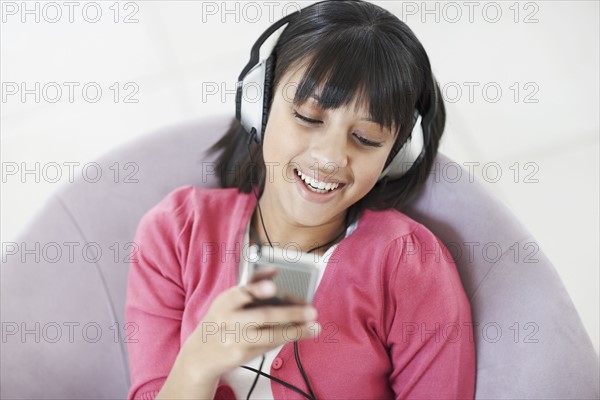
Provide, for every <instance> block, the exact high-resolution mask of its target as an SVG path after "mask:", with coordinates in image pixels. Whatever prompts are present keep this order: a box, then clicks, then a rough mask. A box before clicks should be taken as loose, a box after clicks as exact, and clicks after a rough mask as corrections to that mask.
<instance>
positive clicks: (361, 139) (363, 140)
mask: <svg viewBox="0 0 600 400" xmlns="http://www.w3.org/2000/svg"><path fill="white" fill-rule="evenodd" d="M293 114H294V117H296V118H298V119H299V120H301V121H303V122H306V123H308V124H322V123H323V121H319V120H316V119H312V118H308V117H305V116H304V115H302V114H300V113H298V112H297V111H294V112H293ZM353 135H354V137H355V138H356V140H358V141H359V142H360V143H361V144H362V145H364V146H369V147H381V146H383V143H380V142H373V141H371V140H369V139H367V138H365V137H363V136H361V135H359V134H357V133H353Z"/></svg>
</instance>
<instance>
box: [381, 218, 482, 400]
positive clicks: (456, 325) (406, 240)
mask: <svg viewBox="0 0 600 400" xmlns="http://www.w3.org/2000/svg"><path fill="white" fill-rule="evenodd" d="M386 258H387V259H386V260H385V261H386V262H387V265H389V266H391V268H393V270H391V271H389V273H390V276H391V277H392V279H390V282H389V284H388V283H386V282H383V285H384V287H385V286H386V285H388V287H387V290H386V291H385V293H386V296H388V299H387V303H388V304H390V305H392V306H391V307H388V308H387V309H386V310H385V311H384V313H385V315H384V318H383V321H384V324H385V326H384V329H385V330H386V331H387V332H388V336H387V338H388V339H387V340H388V343H387V345H388V349H389V352H390V359H391V360H392V371H391V374H390V385H391V387H392V388H393V390H394V393H395V396H396V398H397V399H405V398H418V399H426V398H427V399H429V398H436V399H473V397H474V392H475V345H474V340H473V329H472V320H471V308H470V304H469V301H468V299H467V296H466V294H465V292H464V289H463V287H462V283H461V281H460V277H459V275H458V271H457V269H456V265H455V264H454V261H453V259H452V257H451V255H450V253H449V252H448V250H447V249H446V247H445V246H444V245H443V243H442V242H441V241H440V240H439V239H437V238H436V237H435V236H434V235H433V234H432V233H431V232H429V231H428V230H427V229H426V228H424V227H423V226H421V225H420V226H418V227H417V228H416V229H415V231H414V232H412V233H411V234H409V235H407V236H404V237H402V238H400V239H398V240H396V241H395V242H393V243H392V244H391V245H390V246H388V251H387V254H386Z"/></svg>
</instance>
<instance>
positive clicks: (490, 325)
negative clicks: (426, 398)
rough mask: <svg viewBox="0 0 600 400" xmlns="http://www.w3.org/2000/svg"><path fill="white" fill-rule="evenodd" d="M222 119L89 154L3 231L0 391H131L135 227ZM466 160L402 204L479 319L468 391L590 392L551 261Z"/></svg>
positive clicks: (581, 332)
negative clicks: (74, 175)
mask: <svg viewBox="0 0 600 400" xmlns="http://www.w3.org/2000/svg"><path fill="white" fill-rule="evenodd" d="M230 119H231V117H230V116H218V117H213V118H208V119H203V120H198V121H193V122H190V123H187V124H183V125H180V126H177V127H171V128H167V129H164V130H161V131H159V132H156V133H154V134H152V135H148V136H146V137H143V138H141V139H139V140H137V141H135V142H133V143H131V144H129V145H128V146H124V147H123V148H120V149H117V150H115V151H114V152H112V153H110V154H108V155H106V156H105V157H103V158H102V159H101V160H99V161H98V164H99V165H100V167H101V170H102V172H103V175H102V178H101V179H100V180H99V181H98V182H95V183H92V182H86V181H84V180H78V181H75V182H74V183H66V184H64V185H63V186H62V187H61V188H60V189H59V190H58V191H57V193H56V194H55V195H54V196H53V197H52V199H51V200H50V201H49V202H48V203H47V204H46V205H45V206H44V207H43V209H42V210H40V212H39V213H38V215H37V216H36V217H35V219H34V220H33V221H32V222H31V223H30V224H29V226H28V227H26V229H24V231H23V233H22V235H21V237H20V238H19V239H18V240H16V241H15V243H4V244H3V247H4V253H3V260H2V268H1V270H0V271H1V312H2V313H1V318H2V343H1V346H2V351H1V385H0V387H1V389H0V397H2V398H7V399H8V398H10V399H38V398H39V399H42V398H43V399H59V398H61V399H63V398H64V399H67V398H68V399H92V398H93V399H117V398H125V397H126V396H127V389H128V386H129V373H128V367H127V362H128V360H127V349H126V345H125V344H126V343H125V341H126V340H135V330H134V327H126V326H124V301H125V292H126V283H127V272H128V268H129V264H128V260H127V259H128V257H129V253H130V252H131V251H135V244H132V243H131V242H132V241H133V237H134V232H135V229H136V227H137V224H138V222H139V220H140V218H141V216H142V215H143V214H144V213H145V212H146V211H147V210H148V209H149V208H150V207H152V206H153V205H154V204H156V203H158V202H159V201H160V200H161V199H162V198H163V197H164V196H165V195H166V194H167V193H169V192H170V191H171V190H173V189H175V188H177V187H180V186H183V185H188V184H192V185H198V186H203V187H215V186H216V185H217V183H216V179H215V175H214V172H213V171H214V170H213V165H212V163H211V161H212V159H211V158H207V157H206V155H205V154H204V151H205V150H206V149H207V148H208V147H209V146H210V145H211V144H213V143H214V142H215V141H216V140H217V139H218V138H219V137H220V136H221V135H222V134H223V133H224V132H225V130H226V129H227V127H228V126H229V123H230ZM115 162H118V163H119V164H118V166H117V168H115ZM436 162H437V163H439V166H440V171H441V170H443V166H444V165H446V164H447V163H449V162H452V161H451V160H449V159H448V158H447V157H445V156H443V155H441V154H440V155H439V156H438V158H437V160H436ZM111 167H112V169H111ZM115 169H118V170H120V174H119V176H116V174H115ZM463 172H464V173H463V174H462V178H461V179H460V180H458V181H454V180H452V181H451V180H449V179H444V177H443V176H441V174H437V175H436V174H431V175H430V177H429V180H428V182H427V184H426V186H425V188H424V190H422V191H421V193H420V194H419V196H418V197H417V199H415V201H414V202H413V203H411V205H410V207H409V208H408V209H407V211H406V213H407V214H408V215H409V216H411V217H412V218H414V219H416V220H417V221H419V222H422V223H423V224H425V225H426V226H427V227H428V228H429V229H430V230H431V231H433V232H434V233H435V234H436V235H437V236H438V237H439V238H440V239H442V241H444V243H445V244H446V246H447V247H448V248H449V249H450V250H451V252H452V253H453V255H454V257H455V261H456V264H457V267H458V269H459V273H460V276H461V279H462V282H463V286H464V288H465V291H466V294H467V296H468V297H469V299H470V301H471V306H472V311H473V321H474V322H475V323H476V324H477V325H476V326H475V328H474V330H475V334H474V340H475V344H476V350H477V384H476V398H480V399H489V398H494V399H499V398H505V399H514V398H532V399H533V398H536V399H540V398H565V399H567V398H569V399H571V398H590V399H593V398H598V397H599V392H600V390H599V383H598V376H599V369H598V356H597V355H596V353H595V352H594V349H593V346H592V343H591V341H590V339H589V337H588V335H587V333H586V331H585V329H584V328H583V325H582V323H581V320H580V318H579V316H578V314H577V312H576V310H575V308H574V306H573V304H572V302H571V300H570V298H569V295H568V293H567V292H566V290H565V288H564V286H563V285H562V283H561V281H560V278H559V276H558V274H557V273H556V271H555V269H554V267H553V266H552V264H551V262H550V261H549V260H548V259H547V258H546V257H545V256H544V254H543V250H542V249H541V248H539V245H537V243H536V242H535V239H534V238H533V237H531V235H530V234H529V233H528V232H527V230H526V229H525V228H524V227H523V226H522V225H521V224H520V223H519V222H518V221H517V220H516V219H515V217H514V216H513V215H512V214H511V212H510V211H509V210H508V209H507V208H506V207H505V206H504V205H503V204H502V203H501V202H499V201H498V200H497V199H496V198H494V197H493V196H492V195H491V194H490V193H488V192H487V191H486V190H485V189H484V188H483V187H482V186H481V185H480V184H479V183H477V182H469V177H468V174H467V172H466V171H463ZM117 332H118V333H119V335H118V336H117Z"/></svg>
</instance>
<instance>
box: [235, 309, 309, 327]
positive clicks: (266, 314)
mask: <svg viewBox="0 0 600 400" xmlns="http://www.w3.org/2000/svg"><path fill="white" fill-rule="evenodd" d="M233 318H235V320H236V321H239V322H240V323H242V324H258V325H267V324H271V323H277V324H289V323H307V322H311V321H315V320H316V319H317V310H316V309H315V308H314V307H313V306H311V305H306V306H299V305H291V306H261V307H255V308H248V309H242V310H238V311H236V313H235V315H234V316H233Z"/></svg>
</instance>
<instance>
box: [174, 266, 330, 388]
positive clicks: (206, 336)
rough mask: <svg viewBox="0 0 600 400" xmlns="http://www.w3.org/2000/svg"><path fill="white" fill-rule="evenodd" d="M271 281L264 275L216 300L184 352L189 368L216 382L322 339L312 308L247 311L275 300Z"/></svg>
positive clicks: (270, 273) (270, 308)
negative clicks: (288, 346)
mask: <svg viewBox="0 0 600 400" xmlns="http://www.w3.org/2000/svg"><path fill="white" fill-rule="evenodd" d="M273 275H274V271H265V272H263V276H258V277H254V278H253V282H251V283H249V284H248V285H246V286H241V287H232V288H230V289H228V290H226V291H224V292H223V293H221V294H219V295H218V296H217V297H216V298H215V299H214V301H213V303H212V304H211V306H210V308H209V310H208V311H207V313H206V315H205V317H204V319H203V320H202V322H201V323H200V324H198V326H197V327H196V329H195V330H194V331H193V332H192V333H191V334H190V336H189V337H188V339H187V340H186V342H185V344H184V346H183V348H182V349H181V352H180V353H185V355H181V354H180V355H181V356H182V357H185V359H186V364H187V365H189V366H191V368H192V369H193V370H194V371H199V373H200V371H202V372H201V373H202V374H203V376H204V377H210V378H218V377H219V376H221V375H222V374H224V373H225V372H228V371H230V370H232V369H233V368H235V367H237V366H239V365H241V364H244V363H246V362H248V361H250V360H252V359H254V358H255V357H257V356H260V355H261V354H264V353H266V352H267V351H269V350H272V349H274V348H276V347H278V346H280V345H282V344H285V343H288V342H290V341H294V340H302V339H306V338H311V337H314V336H316V335H318V331H319V326H318V324H317V323H316V322H315V320H316V317H317V313H316V310H315V309H314V308H313V307H312V306H310V305H299V304H298V305H278V306H260V307H253V308H246V307H248V305H250V304H252V303H253V302H255V301H256V300H258V301H260V300H264V299H269V298H272V297H273V296H275V294H276V287H275V284H274V283H273V282H271V281H270V280H268V279H266V278H269V277H272V276H273ZM258 279H264V280H260V281H256V280H258Z"/></svg>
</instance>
